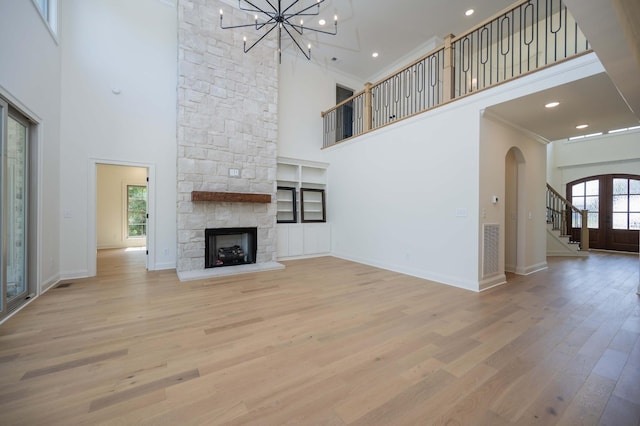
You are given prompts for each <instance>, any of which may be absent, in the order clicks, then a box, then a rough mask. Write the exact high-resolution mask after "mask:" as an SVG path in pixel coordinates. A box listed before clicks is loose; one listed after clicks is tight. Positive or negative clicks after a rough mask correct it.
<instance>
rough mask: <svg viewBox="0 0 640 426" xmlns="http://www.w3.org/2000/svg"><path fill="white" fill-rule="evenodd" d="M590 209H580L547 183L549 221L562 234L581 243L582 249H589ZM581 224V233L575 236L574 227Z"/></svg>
mask: <svg viewBox="0 0 640 426" xmlns="http://www.w3.org/2000/svg"><path fill="white" fill-rule="evenodd" d="M588 213H589V211H588V210H580V209H579V208H577V207H576V206H574V205H573V204H571V203H570V202H569V200H567V199H566V198H564V197H563V196H562V195H560V194H559V193H558V191H556V190H555V189H553V188H552V187H551V185H549V184H547V223H551V224H552V225H553V229H557V230H559V231H560V233H561V234H562V235H567V236H569V237H570V238H572V239H574V240H575V241H577V242H579V243H580V250H583V251H587V250H589V226H588ZM576 224H579V225H580V235H579V236H578V238H574V237H575V235H574V234H573V227H574V226H575V225H576Z"/></svg>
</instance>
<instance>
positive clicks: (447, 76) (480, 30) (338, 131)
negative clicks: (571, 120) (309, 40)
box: [322, 0, 591, 148]
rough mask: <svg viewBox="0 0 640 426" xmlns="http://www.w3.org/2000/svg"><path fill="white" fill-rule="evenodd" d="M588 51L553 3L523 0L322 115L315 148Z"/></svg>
mask: <svg viewBox="0 0 640 426" xmlns="http://www.w3.org/2000/svg"><path fill="white" fill-rule="evenodd" d="M590 51H591V47H590V45H589V41H588V40H587V39H586V37H585V36H584V34H583V33H582V31H581V30H580V28H579V27H578V24H577V23H576V21H575V19H574V18H573V16H572V15H571V14H570V13H569V10H568V9H567V7H566V5H565V4H564V2H563V1H561V0H526V1H522V2H519V3H517V4H516V5H514V6H513V7H511V8H509V9H507V10H505V11H503V12H500V13H499V14H498V15H496V16H495V17H493V18H491V19H489V20H487V21H486V22H484V23H482V24H480V25H478V26H476V27H475V28H472V29H470V30H469V31H468V32H466V33H464V34H462V35H459V36H454V35H449V36H447V37H446V38H445V40H444V44H443V45H442V46H440V47H439V48H437V49H435V50H433V51H431V52H429V53H427V54H426V55H424V56H422V57H421V58H419V59H417V60H416V61H414V62H412V63H410V64H408V65H407V66H405V67H404V68H402V69H400V70H398V71H397V72H395V73H394V74H392V75H390V76H388V77H385V78H383V79H382V80H380V81H378V82H376V83H367V84H365V87H364V89H362V90H361V91H359V92H357V93H355V94H354V95H353V96H352V97H350V98H348V99H346V100H345V101H343V102H341V103H339V104H338V105H336V106H334V107H333V108H331V109H329V110H327V111H324V112H322V119H323V148H328V147H331V146H333V145H335V144H337V143H340V142H342V141H345V140H349V139H352V138H355V137H357V136H360V135H362V134H365V133H368V132H371V131H373V130H376V129H379V128H381V127H384V126H388V125H391V124H393V123H395V122H397V121H399V120H403V119H406V118H409V117H412V116H414V115H417V114H420V113H423V112H425V111H428V110H431V109H433V108H437V107H439V106H441V105H444V104H447V103H450V102H453V101H455V100H458V99H461V98H464V97H466V96H470V95H472V94H474V93H476V92H478V91H481V90H486V89H488V88H491V87H493V86H496V85H498V84H502V83H504V82H506V81H509V80H512V79H514V78H518V77H520V76H523V75H526V74H529V73H532V72H535V71H538V70H541V69H544V68H546V67H549V66H552V65H553V64H557V63H559V62H561V61H565V60H567V59H571V58H574V57H576V56H579V55H582V54H585V53H588V52H590Z"/></svg>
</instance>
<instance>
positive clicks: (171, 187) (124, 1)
mask: <svg viewBox="0 0 640 426" xmlns="http://www.w3.org/2000/svg"><path fill="white" fill-rule="evenodd" d="M172 3H173V4H172ZM59 12H60V25H59V28H60V42H61V46H62V80H61V81H62V133H61V134H62V142H61V149H60V153H61V157H60V158H61V160H60V163H61V177H60V179H61V188H62V190H61V192H60V200H61V204H62V206H61V207H62V210H63V211H64V212H65V214H64V216H65V217H64V218H63V220H62V224H61V231H62V232H61V234H62V237H61V241H60V256H61V274H62V276H63V277H82V276H87V275H88V274H90V272H91V265H92V264H95V253H94V252H93V251H92V250H91V249H90V248H88V245H89V241H91V240H92V239H93V240H95V234H94V233H95V232H96V230H95V229H89V227H90V224H91V223H92V222H94V221H95V220H94V219H93V217H91V216H90V215H91V214H92V211H94V209H95V207H93V206H90V205H89V203H90V201H89V200H91V199H92V198H93V199H94V198H95V191H96V189H95V187H90V186H89V184H88V182H91V181H95V177H94V173H95V170H93V168H94V165H95V161H98V162H105V163H116V164H118V163H127V164H131V163H134V164H140V165H150V166H153V168H154V169H155V172H156V173H155V181H152V182H151V186H150V201H151V203H153V202H154V201H153V200H154V197H153V194H155V195H156V196H155V205H153V206H152V205H150V206H149V208H150V210H151V209H154V210H155V211H156V212H157V215H156V217H151V220H152V221H153V220H155V230H156V234H155V235H153V236H152V235H150V236H149V238H150V243H151V244H150V247H149V250H150V255H151V254H152V255H153V256H154V257H153V258H152V259H150V265H155V269H162V268H173V267H175V255H176V254H175V250H176V151H177V148H176V82H177V71H176V61H177V9H176V6H175V2H170V1H157V0H136V1H129V0H92V1H84V0H66V1H63V2H61V5H60V11H59ZM112 90H115V91H116V92H117V91H119V92H120V93H119V94H114V93H113V91H112ZM92 194H93V195H92ZM91 234H93V236H92V235H91ZM152 267H153V266H152Z"/></svg>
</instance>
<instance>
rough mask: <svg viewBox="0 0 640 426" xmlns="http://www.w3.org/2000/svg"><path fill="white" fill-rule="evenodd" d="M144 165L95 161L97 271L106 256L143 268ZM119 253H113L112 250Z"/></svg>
mask: <svg viewBox="0 0 640 426" xmlns="http://www.w3.org/2000/svg"><path fill="white" fill-rule="evenodd" d="M147 175H148V170H147V168H146V167H135V166H123V165H117V164H98V165H97V167H96V193H97V197H96V203H97V205H96V243H97V255H98V257H97V261H96V262H97V263H96V264H97V271H96V272H97V274H98V275H100V274H101V272H104V270H105V268H104V265H101V263H104V260H105V259H108V264H109V265H110V266H111V267H114V262H115V263H117V262H116V261H117V260H120V261H121V262H124V263H126V264H127V265H128V266H129V267H131V268H133V267H135V266H136V265H138V266H139V267H141V268H146V267H147V264H146V256H145V254H146V249H147V241H146V240H147V238H146V237H147V204H148V201H147V199H148V194H147ZM116 253H117V254H118V255H117V256H115V254H116Z"/></svg>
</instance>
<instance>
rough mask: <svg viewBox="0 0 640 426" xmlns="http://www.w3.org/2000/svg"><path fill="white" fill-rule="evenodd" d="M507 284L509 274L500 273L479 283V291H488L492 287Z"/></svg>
mask: <svg viewBox="0 0 640 426" xmlns="http://www.w3.org/2000/svg"><path fill="white" fill-rule="evenodd" d="M504 284H507V276H506V275H505V274H498V275H495V276H493V277H491V278H485V279H484V280H481V281H480V282H479V283H478V291H487V290H489V289H491V288H494V287H498V286H500V285H504Z"/></svg>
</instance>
